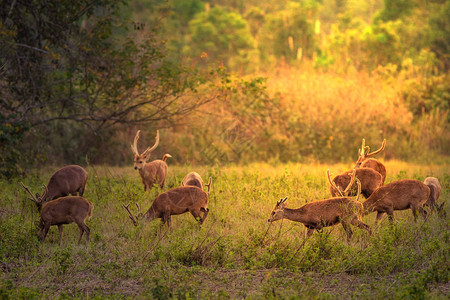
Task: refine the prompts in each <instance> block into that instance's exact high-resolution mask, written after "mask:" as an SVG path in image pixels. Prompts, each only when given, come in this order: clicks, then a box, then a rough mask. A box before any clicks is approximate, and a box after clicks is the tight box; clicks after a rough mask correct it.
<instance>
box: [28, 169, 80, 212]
mask: <svg viewBox="0 0 450 300" xmlns="http://www.w3.org/2000/svg"><path fill="white" fill-rule="evenodd" d="M87 180H88V173H87V172H86V170H85V169H83V168H82V167H80V166H77V165H70V166H65V167H63V168H61V169H59V170H58V171H56V172H55V173H53V175H52V176H51V177H50V180H49V182H48V184H47V185H45V184H43V185H42V187H43V189H44V192H43V193H42V195H39V194H38V193H36V197H34V196H32V198H33V199H36V200H37V202H36V201H35V203H36V205H37V207H38V210H40V209H41V206H42V204H43V203H45V202H47V201H50V200H53V199H56V198H58V197H64V196H68V195H69V194H70V195H72V196H77V195H79V196H83V193H84V190H85V189H86V184H87ZM27 192H28V193H31V192H30V190H29V189H28V190H27Z"/></svg>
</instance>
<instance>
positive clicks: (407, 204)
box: [363, 179, 430, 223]
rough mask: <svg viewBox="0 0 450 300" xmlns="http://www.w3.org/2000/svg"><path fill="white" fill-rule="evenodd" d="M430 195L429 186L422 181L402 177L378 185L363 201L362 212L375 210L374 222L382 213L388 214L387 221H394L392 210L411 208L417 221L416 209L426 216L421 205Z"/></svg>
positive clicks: (366, 212)
mask: <svg viewBox="0 0 450 300" xmlns="http://www.w3.org/2000/svg"><path fill="white" fill-rule="evenodd" d="M429 196H430V188H429V187H428V186H427V185H426V184H424V183H423V182H421V181H419V180H415V179H402V180H398V181H393V182H391V183H388V184H386V185H383V186H380V187H379V188H378V189H377V190H375V191H374V192H373V193H372V195H370V197H369V198H367V200H366V201H364V202H363V206H364V214H369V213H371V212H375V211H376V212H377V216H376V219H375V223H377V222H378V221H379V220H380V219H381V218H382V216H383V215H384V213H386V214H388V216H389V221H391V222H393V221H394V210H405V209H409V208H411V210H412V213H413V216H414V221H417V211H418V212H419V213H420V214H421V215H422V217H423V218H424V219H425V218H426V211H424V209H423V205H424V204H425V203H426V202H427V200H428V198H429Z"/></svg>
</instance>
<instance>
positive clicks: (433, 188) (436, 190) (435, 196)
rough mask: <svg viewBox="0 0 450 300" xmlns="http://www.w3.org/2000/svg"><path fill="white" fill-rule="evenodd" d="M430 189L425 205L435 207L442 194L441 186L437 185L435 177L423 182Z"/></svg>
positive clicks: (437, 180)
mask: <svg viewBox="0 0 450 300" xmlns="http://www.w3.org/2000/svg"><path fill="white" fill-rule="evenodd" d="M423 183H424V184H426V185H427V186H428V187H429V188H430V197H429V199H428V200H427V202H426V205H428V206H431V205H437V201H438V200H439V197H440V196H441V193H442V188H441V184H440V183H439V179H437V178H436V177H427V178H425V180H424V181H423Z"/></svg>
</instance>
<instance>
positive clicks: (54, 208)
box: [22, 183, 94, 245]
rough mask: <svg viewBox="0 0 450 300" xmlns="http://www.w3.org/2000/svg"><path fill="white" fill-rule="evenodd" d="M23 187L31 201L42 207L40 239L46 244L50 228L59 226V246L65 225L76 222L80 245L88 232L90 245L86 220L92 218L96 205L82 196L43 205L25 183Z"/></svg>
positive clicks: (67, 197)
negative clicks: (84, 234)
mask: <svg viewBox="0 0 450 300" xmlns="http://www.w3.org/2000/svg"><path fill="white" fill-rule="evenodd" d="M22 186H23V187H24V189H25V190H26V191H27V192H28V194H30V196H31V200H32V201H33V202H35V203H36V205H37V206H38V207H42V210H41V218H40V222H39V228H40V231H39V238H40V239H41V241H42V242H44V240H45V237H46V236H47V233H48V230H49V229H50V226H52V225H57V226H58V230H59V244H60V245H61V243H62V233H63V224H70V223H73V222H75V223H76V224H77V225H78V228H79V229H80V237H79V238H78V244H79V243H80V241H81V238H82V237H83V233H85V232H86V242H88V243H89V233H90V229H89V227H88V226H87V225H86V223H85V220H86V218H88V217H91V216H92V211H93V209H94V205H93V204H92V203H91V202H89V201H88V200H86V199H85V198H83V197H81V196H65V197H61V198H58V199H55V200H51V201H49V202H46V203H43V201H42V199H38V198H36V197H34V196H33V194H32V193H31V191H30V189H29V188H28V187H26V186H25V185H24V184H23V183H22Z"/></svg>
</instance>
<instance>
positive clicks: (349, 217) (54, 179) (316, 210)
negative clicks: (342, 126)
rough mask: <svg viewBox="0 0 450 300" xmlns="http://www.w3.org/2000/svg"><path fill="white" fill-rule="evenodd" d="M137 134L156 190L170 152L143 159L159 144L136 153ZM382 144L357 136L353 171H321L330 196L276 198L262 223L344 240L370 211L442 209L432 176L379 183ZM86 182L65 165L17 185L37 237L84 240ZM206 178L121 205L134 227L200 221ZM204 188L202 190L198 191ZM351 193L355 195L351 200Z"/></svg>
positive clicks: (139, 161)
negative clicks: (332, 233)
mask: <svg viewBox="0 0 450 300" xmlns="http://www.w3.org/2000/svg"><path fill="white" fill-rule="evenodd" d="M139 136H140V130H138V131H137V133H136V136H135V138H134V142H133V144H132V145H131V150H132V152H133V154H134V169H135V170H138V172H139V175H140V177H141V180H142V184H143V186H144V191H147V190H150V189H151V188H153V186H154V185H157V186H159V187H160V188H161V189H162V188H163V187H164V183H165V180H166V176H167V170H168V166H167V163H166V160H167V158H170V157H171V155H170V154H164V156H163V157H162V159H161V160H153V161H150V162H149V159H150V155H151V153H152V151H153V150H155V149H156V147H157V146H158V144H159V131H157V132H156V141H155V144H154V145H153V146H151V147H148V148H147V149H146V150H145V151H144V152H142V153H141V154H139V151H138V145H137V144H138V140H139ZM385 146H386V140H383V143H382V145H381V147H380V148H379V149H378V150H376V151H374V152H370V148H369V146H366V145H365V140H364V139H363V140H362V145H361V149H359V151H358V159H357V161H356V164H355V166H354V168H353V169H351V170H347V171H345V172H343V173H341V174H339V175H337V176H335V177H334V178H331V177H332V175H331V174H330V171H329V170H328V171H327V177H328V181H329V183H330V193H331V198H328V199H325V200H316V201H313V202H310V203H307V204H305V205H303V206H302V207H300V208H296V209H292V208H288V207H287V204H286V202H287V197H284V198H282V199H281V200H280V201H277V203H276V205H275V208H274V209H273V210H272V213H271V215H270V218H269V220H268V221H269V222H270V223H272V222H274V221H277V220H281V219H288V220H291V221H295V222H300V223H303V224H304V225H305V227H306V228H307V229H308V230H307V236H308V237H309V236H310V235H311V234H312V233H313V232H314V230H321V229H322V228H323V227H327V226H332V225H335V224H339V223H340V224H341V225H342V227H343V228H344V230H345V232H346V234H347V239H348V240H349V239H350V238H351V236H352V234H353V230H352V228H351V225H352V226H356V227H359V228H361V229H364V230H366V231H367V232H368V233H369V234H370V235H372V230H371V228H370V227H369V226H368V225H367V224H365V223H364V222H363V221H362V217H363V216H364V215H366V214H369V213H371V212H376V213H377V215H376V218H375V223H377V222H378V221H380V219H381V218H382V217H383V215H384V214H387V215H388V218H389V220H390V221H393V218H394V210H406V209H411V211H412V214H413V216H414V220H416V219H417V215H418V213H420V214H421V216H422V217H423V218H424V219H426V217H427V211H425V210H424V206H429V207H430V210H431V212H432V211H434V210H437V211H438V212H441V211H442V212H443V207H444V204H445V202H443V203H442V204H441V205H438V199H439V196H440V194H441V186H440V184H439V180H438V179H437V178H435V177H427V178H426V179H425V180H424V182H421V181H418V180H413V179H403V180H397V181H393V182H390V183H388V184H384V182H385V179H386V167H385V166H384V165H383V164H382V163H381V162H380V161H378V160H376V159H374V158H372V156H374V155H375V154H377V153H380V152H381V151H383V150H384V148H385ZM87 180H88V173H87V172H86V170H84V169H83V168H82V167H80V166H77V165H69V166H65V167H63V168H61V169H59V170H58V171H56V172H55V173H54V174H53V175H52V176H51V178H50V180H49V182H48V184H47V185H45V184H43V185H42V186H43V192H42V195H39V194H38V193H36V195H33V193H32V192H31V191H30V189H29V188H28V187H27V186H25V185H24V184H23V183H22V186H23V188H24V189H25V190H26V192H27V193H28V194H29V195H30V196H31V200H32V201H33V202H34V203H35V204H36V206H37V209H38V211H39V212H40V222H39V228H40V232H39V237H40V238H41V240H42V241H44V239H45V237H46V235H47V233H48V230H49V228H50V226H52V225H57V226H58V230H59V242H60V244H61V241H62V232H63V224H70V223H73V222H75V223H76V224H77V225H78V227H79V229H80V236H79V239H78V243H80V241H81V238H82V236H83V234H84V233H85V234H86V241H87V242H89V234H90V229H89V227H88V226H87V225H86V222H85V220H86V218H88V217H90V216H92V211H93V208H94V206H93V204H92V203H91V202H90V201H88V200H87V199H85V198H83V193H84V190H85V188H86V184H87ZM211 181H212V179H211V178H209V181H208V184H205V183H204V182H203V180H202V177H201V176H200V174H198V173H196V172H190V173H188V174H187V175H186V176H185V177H184V178H183V180H182V182H181V186H179V187H175V188H171V189H169V190H168V191H166V192H163V193H161V194H159V195H158V196H157V197H156V198H155V199H154V200H153V203H152V205H151V206H150V208H149V209H148V210H147V211H146V212H145V213H144V214H142V213H140V207H139V205H138V204H137V203H136V208H137V214H136V215H133V214H132V212H131V210H130V204H127V205H125V204H122V206H123V208H124V209H125V210H126V211H127V213H128V217H129V218H130V219H131V221H132V222H133V224H134V225H137V224H138V222H139V220H140V219H144V220H148V221H151V220H154V219H161V222H162V224H167V225H168V227H169V228H170V224H171V216H172V215H179V214H184V213H186V212H190V213H191V214H192V216H193V217H194V218H195V219H196V220H197V221H198V223H199V224H200V225H201V224H203V223H204V222H205V220H206V217H207V216H208V213H209V208H208V199H209V193H210V190H211ZM205 187H206V191H204V188H205ZM354 196H355V198H353V197H354ZM361 196H363V197H364V198H365V200H364V201H360V197H361Z"/></svg>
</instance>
